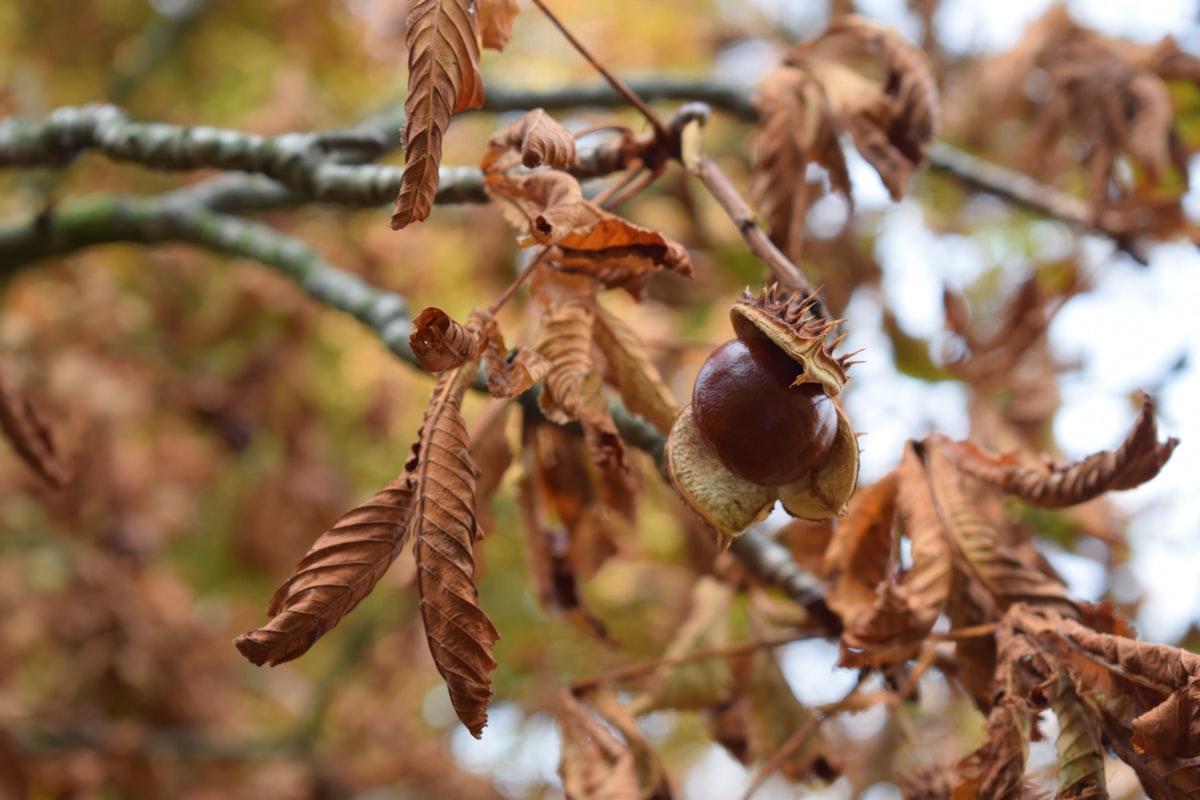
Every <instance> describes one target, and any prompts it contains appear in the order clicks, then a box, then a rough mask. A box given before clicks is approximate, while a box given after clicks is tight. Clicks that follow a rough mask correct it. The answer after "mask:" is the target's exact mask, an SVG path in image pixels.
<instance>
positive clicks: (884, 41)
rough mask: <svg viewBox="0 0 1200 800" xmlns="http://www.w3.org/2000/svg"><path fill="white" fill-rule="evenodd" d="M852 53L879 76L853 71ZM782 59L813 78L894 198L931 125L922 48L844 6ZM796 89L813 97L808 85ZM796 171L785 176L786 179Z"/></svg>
mask: <svg viewBox="0 0 1200 800" xmlns="http://www.w3.org/2000/svg"><path fill="white" fill-rule="evenodd" d="M854 58H865V59H868V60H871V61H873V62H874V64H875V66H876V67H877V69H878V70H879V71H880V72H881V73H882V75H881V77H880V80H879V81H878V82H876V81H874V80H869V79H867V78H865V77H863V76H862V75H860V74H859V73H858V72H856V71H855V70H854V69H853V68H852V66H851V65H850V64H851V63H852V61H853V59H854ZM786 63H787V64H788V65H789V66H791V67H795V68H797V69H800V70H803V71H804V72H805V73H806V74H808V75H810V76H812V78H813V79H814V80H815V81H816V82H817V83H818V84H819V85H820V87H821V90H822V92H823V94H824V97H825V102H827V103H828V105H829V107H830V108H831V109H832V110H833V113H834V114H835V115H836V117H837V118H838V120H839V121H840V122H841V124H842V126H843V127H844V129H845V130H848V131H849V132H850V135H851V136H852V137H853V138H854V145H855V147H856V148H857V149H858V151H859V153H861V154H862V156H863V158H865V159H866V160H867V162H868V163H869V164H870V165H871V166H873V167H874V168H875V171H876V172H878V173H879V177H880V178H881V179H882V180H883V183H884V185H885V186H887V188H888V191H889V192H890V193H891V195H892V199H893V200H899V199H900V198H902V197H903V196H904V194H905V192H906V191H907V187H908V181H909V178H910V177H911V176H912V173H913V171H914V170H916V168H917V167H919V166H920V165H921V164H922V163H924V161H925V157H926V153H927V149H928V147H929V143H930V142H931V141H932V140H933V135H934V132H935V129H936V122H937V115H938V91H937V83H936V82H935V81H934V78H933V73H932V71H931V70H930V68H929V64H928V62H927V61H926V59H925V54H924V53H923V52H922V51H921V50H920V49H919V48H917V47H914V46H913V45H911V44H909V43H908V42H905V41H904V40H903V39H902V38H900V36H899V35H898V34H897V33H896V32H895V31H892V30H889V29H887V28H884V27H881V26H879V25H876V24H875V23H872V22H870V21H868V20H866V19H864V18H862V17H859V16H856V15H853V14H848V15H843V16H840V17H837V18H836V19H834V21H833V22H832V23H830V25H829V28H828V30H826V31H825V33H823V34H822V35H821V36H819V37H818V38H817V39H815V40H813V41H811V42H802V43H801V44H798V45H796V46H795V47H794V48H792V51H791V53H790V54H789V56H788V59H787V62H786ZM799 88H802V89H803V88H805V87H803V86H800V87H799ZM804 96H805V97H806V99H807V98H808V97H810V96H811V97H814V98H815V95H814V94H813V93H812V92H808V93H806V94H805V95H804ZM808 102H812V100H808ZM811 126H812V123H811V122H810V123H809V127H810V129H811ZM801 177H802V176H800V175H791V176H789V178H790V179H791V180H792V181H793V182H794V181H797V180H800V179H801ZM832 180H833V181H834V184H835V186H836V185H838V183H840V182H841V180H842V175H841V174H834V176H833V177H832Z"/></svg>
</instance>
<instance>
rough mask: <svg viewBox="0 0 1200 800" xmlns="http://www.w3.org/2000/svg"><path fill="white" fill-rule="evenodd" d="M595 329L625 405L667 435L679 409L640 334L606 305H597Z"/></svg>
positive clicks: (599, 344)
mask: <svg viewBox="0 0 1200 800" xmlns="http://www.w3.org/2000/svg"><path fill="white" fill-rule="evenodd" d="M594 332H595V336H596V344H597V345H598V346H599V347H600V350H601V352H603V353H604V357H605V359H607V361H608V366H609V369H610V370H611V371H612V376H613V381H614V382H615V383H616V385H617V391H618V392H620V393H621V400H622V401H624V403H625V407H626V408H628V409H629V410H630V411H632V412H633V413H635V414H641V415H642V416H643V417H645V418H646V421H647V422H649V423H650V424H651V425H653V426H654V427H655V429H656V430H657V431H658V432H659V433H661V434H663V435H664V436H665V435H667V434H668V433H670V431H671V426H672V425H673V424H674V423H675V415H676V414H677V413H679V409H678V407H677V406H676V405H675V400H674V398H672V397H671V390H670V389H668V388H667V385H666V383H664V382H663V379H662V376H661V375H659V374H658V370H657V369H656V368H655V366H654V364H653V363H652V362H651V361H650V358H649V357H648V356H647V355H646V351H645V348H644V347H643V346H642V342H641V340H640V339H638V336H637V334H636V333H634V332H633V330H632V329H631V328H630V327H629V326H628V325H626V324H625V323H624V322H623V321H622V320H621V319H620V318H619V317H617V316H616V315H614V314H613V313H612V312H610V311H607V310H606V309H604V307H603V306H597V307H596V316H595V328H594Z"/></svg>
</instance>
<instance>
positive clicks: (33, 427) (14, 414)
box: [0, 373, 69, 487]
mask: <svg viewBox="0 0 1200 800" xmlns="http://www.w3.org/2000/svg"><path fill="white" fill-rule="evenodd" d="M0 430H3V431H4V435H5V436H6V437H8V441H9V443H10V444H12V446H13V449H14V450H16V451H17V453H18V454H19V455H20V456H21V458H22V459H23V460H24V461H25V463H26V464H28V465H29V467H30V468H31V469H32V470H33V471H34V472H36V473H37V474H38V475H40V476H41V477H42V478H43V479H44V480H46V482H48V483H49V484H51V485H52V486H58V487H62V486H65V485H66V484H67V481H68V479H69V471H68V469H67V464H66V462H64V461H63V459H62V456H61V455H60V454H59V453H58V451H57V449H56V448H55V446H54V439H53V437H52V436H51V435H50V429H49V428H48V427H47V426H46V423H45V422H44V421H43V420H42V417H41V415H40V414H39V413H38V411H37V409H36V408H35V407H34V405H33V403H31V402H30V401H29V400H27V399H25V398H24V397H22V396H21V395H19V394H18V393H17V390H16V388H15V387H14V386H13V385H12V383H11V382H10V381H9V380H8V378H7V377H6V376H5V375H4V374H3V373H0Z"/></svg>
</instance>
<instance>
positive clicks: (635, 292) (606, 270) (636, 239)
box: [554, 201, 692, 300]
mask: <svg viewBox="0 0 1200 800" xmlns="http://www.w3.org/2000/svg"><path fill="white" fill-rule="evenodd" d="M554 261H555V266H556V267H557V268H558V269H560V270H561V271H563V272H568V273H575V274H579V275H586V276H589V277H591V278H593V279H594V280H597V281H599V282H600V283H601V284H602V285H603V286H604V287H605V288H608V289H624V290H625V291H627V292H628V293H629V294H630V295H631V296H632V297H634V298H635V299H638V300H640V299H642V297H643V296H644V294H645V290H646V285H647V283H648V281H649V279H650V276H651V275H652V274H653V273H655V272H658V271H661V270H667V271H668V272H674V273H676V274H679V275H682V276H684V277H691V275H692V261H691V257H690V256H689V255H688V252H687V250H686V249H685V248H684V247H683V245H681V244H679V243H678V242H675V241H672V240H671V239H668V238H667V237H665V236H663V235H662V234H661V233H659V232H658V231H653V230H650V229H648V228H642V227H640V226H638V225H634V224H633V223H632V222H629V221H628V220H625V219H622V218H620V217H617V216H614V215H613V214H610V213H608V212H607V211H604V210H603V209H601V208H599V207H597V206H595V205H593V204H592V203H589V202H587V201H584V204H583V210H582V211H581V213H580V215H579V219H578V220H577V222H576V226H575V228H574V229H572V230H571V231H570V232H569V233H568V234H567V235H566V236H564V237H563V238H562V239H560V240H559V241H558V250H557V252H556V254H555V256H554Z"/></svg>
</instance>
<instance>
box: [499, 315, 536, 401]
mask: <svg viewBox="0 0 1200 800" xmlns="http://www.w3.org/2000/svg"><path fill="white" fill-rule="evenodd" d="M483 366H484V369H486V370H487V386H488V394H490V395H491V396H492V397H497V398H501V399H505V400H507V399H511V398H513V397H516V396H517V395H519V394H521V393H522V392H524V391H526V390H527V389H530V388H532V387H533V385H534V384H535V383H537V382H538V381H540V380H542V378H545V377H546V374H547V373H548V372H550V362H549V361H547V360H546V359H545V358H543V357H542V356H541V354H540V353H538V351H536V350H531V349H530V348H528V347H517V348H514V349H513V350H506V349H505V347H504V339H503V337H501V335H500V329H499V327H496V328H494V329H493V331H492V335H491V336H489V337H488V341H487V347H486V348H485V349H484V351H483Z"/></svg>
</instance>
